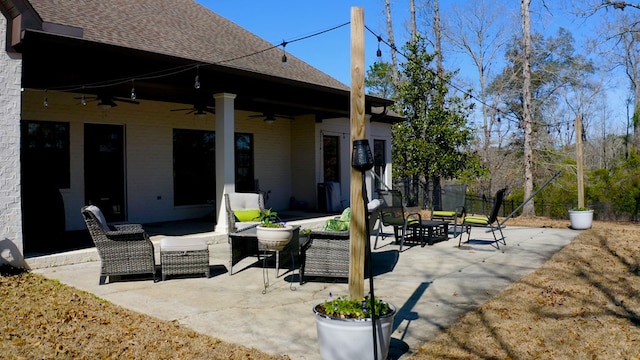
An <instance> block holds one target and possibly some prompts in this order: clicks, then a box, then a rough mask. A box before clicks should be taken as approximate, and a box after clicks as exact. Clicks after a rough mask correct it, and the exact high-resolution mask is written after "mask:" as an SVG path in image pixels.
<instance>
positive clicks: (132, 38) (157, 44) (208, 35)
mask: <svg viewBox="0 0 640 360" xmlns="http://www.w3.org/2000/svg"><path fill="white" fill-rule="evenodd" d="M30 3H31V4H32V6H33V8H34V9H35V10H36V12H37V13H38V15H39V16H40V17H41V18H42V20H43V21H44V22H47V23H52V24H58V25H65V26H73V27H80V28H82V29H83V39H85V40H88V41H93V42H98V43H104V44H111V45H117V46H122V47H127V48H132V49H138V50H143V51H149V52H154V53H159V54H164V55H170V56H175V57H181V58H185V59H191V60H194V62H204V63H218V64H220V65H223V66H227V67H231V68H237V69H242V70H248V71H252V72H256V73H261V74H267V75H272V76H277V77H282V78H286V79H290V80H296V81H302V82H307V83H311V84H314V85H320V86H326V87H330V88H335V89H340V90H348V89H349V88H348V86H347V85H345V84H343V83H341V82H339V81H338V80H336V79H334V78H332V77H331V76H329V75H327V74H325V73H323V72H322V71H320V70H318V69H316V68H314V67H312V66H310V65H309V64H307V63H305V62H304V61H302V60H300V59H297V58H295V57H294V56H291V55H290V54H287V58H288V65H287V66H286V67H283V66H282V62H281V57H282V48H281V47H275V48H273V49H270V50H268V51H264V50H265V49H269V48H270V47H272V46H273V44H270V43H269V42H267V41H265V40H264V39H262V38H260V37H258V36H256V35H254V34H252V33H251V32H249V31H247V30H245V29H243V28H242V27H240V26H238V25H236V24H235V23H233V22H231V21H229V20H227V19H225V18H223V17H221V16H219V15H218V14H216V13H214V12H212V11H211V10H209V9H207V8H205V7H204V6H202V5H200V4H197V3H195V2H194V1H192V0H30ZM260 51H264V52H261V53H258V52H260ZM253 53H258V54H256V55H253V56H248V57H243V56H246V55H248V54H253ZM230 59H236V60H233V61H226V60H230Z"/></svg>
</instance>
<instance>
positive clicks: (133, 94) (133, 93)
mask: <svg viewBox="0 0 640 360" xmlns="http://www.w3.org/2000/svg"><path fill="white" fill-rule="evenodd" d="M135 81H136V79H131V100H135V99H136V87H135V84H134V82H135Z"/></svg>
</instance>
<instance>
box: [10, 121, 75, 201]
mask: <svg viewBox="0 0 640 360" xmlns="http://www.w3.org/2000/svg"><path fill="white" fill-rule="evenodd" d="M20 130H21V140H22V144H21V146H22V148H21V152H20V156H21V159H20V160H21V169H22V181H23V184H33V185H34V186H45V184H44V183H46V186H51V187H55V188H56V189H68V188H69V186H70V183H71V180H70V179H71V175H70V174H71V171H70V160H69V159H70V155H69V123H66V122H51V121H23V122H22V123H21V129H20Z"/></svg>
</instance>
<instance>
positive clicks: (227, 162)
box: [213, 93, 236, 233]
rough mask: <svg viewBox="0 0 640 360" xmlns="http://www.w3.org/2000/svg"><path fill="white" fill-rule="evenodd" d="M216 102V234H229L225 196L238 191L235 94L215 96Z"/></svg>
mask: <svg viewBox="0 0 640 360" xmlns="http://www.w3.org/2000/svg"><path fill="white" fill-rule="evenodd" d="M213 98H214V99H215V101H216V206H217V208H218V222H217V223H216V229H215V232H222V233H226V232H227V210H226V207H225V204H224V194H227V193H232V192H235V191H236V179H235V154H234V153H235V146H234V143H235V136H234V133H235V117H234V113H235V108H234V100H235V98H236V95H235V94H228V93H219V94H214V95H213Z"/></svg>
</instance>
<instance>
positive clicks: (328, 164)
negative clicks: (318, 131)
mask: <svg viewBox="0 0 640 360" xmlns="http://www.w3.org/2000/svg"><path fill="white" fill-rule="evenodd" d="M339 145H340V137H338V136H326V135H325V136H323V137H322V158H323V161H324V181H325V182H327V181H337V182H339V181H340V157H339V154H340V146H339Z"/></svg>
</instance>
